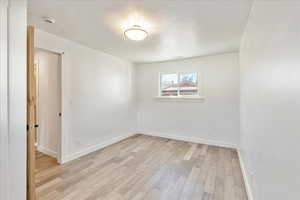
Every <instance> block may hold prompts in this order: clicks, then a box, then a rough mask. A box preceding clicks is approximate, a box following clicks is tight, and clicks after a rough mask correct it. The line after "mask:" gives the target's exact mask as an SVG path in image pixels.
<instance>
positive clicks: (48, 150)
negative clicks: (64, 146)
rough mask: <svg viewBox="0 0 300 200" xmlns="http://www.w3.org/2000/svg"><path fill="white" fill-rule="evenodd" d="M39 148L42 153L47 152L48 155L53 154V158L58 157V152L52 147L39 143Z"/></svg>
mask: <svg viewBox="0 0 300 200" xmlns="http://www.w3.org/2000/svg"><path fill="white" fill-rule="evenodd" d="M37 150H38V151H39V152H41V153H43V154H46V155H48V156H51V157H53V158H57V157H58V155H57V152H55V151H52V150H51V149H48V148H45V147H43V146H41V145H38V146H37Z"/></svg>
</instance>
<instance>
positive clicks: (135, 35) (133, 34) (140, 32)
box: [124, 25, 148, 41]
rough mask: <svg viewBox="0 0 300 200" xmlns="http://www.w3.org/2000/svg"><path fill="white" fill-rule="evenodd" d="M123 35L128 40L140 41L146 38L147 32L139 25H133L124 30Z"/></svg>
mask: <svg viewBox="0 0 300 200" xmlns="http://www.w3.org/2000/svg"><path fill="white" fill-rule="evenodd" d="M124 35H125V36H126V37H127V38H128V39H130V40H134V41H141V40H144V39H146V37H147V36H148V33H147V31H145V30H144V29H142V27H141V26H139V25H133V26H132V27H130V28H128V29H126V30H125V31H124Z"/></svg>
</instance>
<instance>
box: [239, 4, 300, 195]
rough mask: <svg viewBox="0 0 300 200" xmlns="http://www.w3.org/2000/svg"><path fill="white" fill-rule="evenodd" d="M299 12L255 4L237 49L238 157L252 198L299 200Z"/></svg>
mask: <svg viewBox="0 0 300 200" xmlns="http://www.w3.org/2000/svg"><path fill="white" fill-rule="evenodd" d="M299 11H300V3H299V1H289V0H277V1H262V0H256V1H255V2H254V5H253V9H252V12H251V15H250V17H249V22H248V26H247V28H246V32H245V35H244V38H243V42H242V45H241V52H240V63H241V154H242V157H243V159H244V162H245V166H246V171H247V173H248V177H249V181H250V185H251V187H252V191H253V194H254V198H255V199H256V200H271V199H272V200H282V199H286V200H298V199H299V198H300V179H299V173H300V159H299V155H300V145H299V144H300V117H299V113H300V101H299V98H300V57H299V52H300V37H299V36H300V26H299V19H300V12H299Z"/></svg>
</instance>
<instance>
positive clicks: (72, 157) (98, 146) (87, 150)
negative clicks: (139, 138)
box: [62, 133, 136, 163]
mask: <svg viewBox="0 0 300 200" xmlns="http://www.w3.org/2000/svg"><path fill="white" fill-rule="evenodd" d="M134 135H136V134H135V133H129V134H126V135H121V136H118V137H114V138H111V139H108V140H106V141H104V142H102V143H100V144H96V145H94V146H90V147H87V148H85V149H83V150H82V151H79V152H76V153H74V154H72V155H69V156H66V158H65V159H64V160H62V163H66V162H69V161H72V160H75V159H78V158H80V157H82V156H85V155H87V154H89V153H92V152H94V151H98V150H100V149H103V148H105V147H107V146H109V145H112V144H115V143H117V142H120V141H122V140H124V139H127V138H129V137H132V136H134Z"/></svg>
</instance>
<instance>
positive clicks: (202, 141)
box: [138, 130, 238, 149]
mask: <svg viewBox="0 0 300 200" xmlns="http://www.w3.org/2000/svg"><path fill="white" fill-rule="evenodd" d="M138 133H139V134H143V135H150V136H157V137H163V138H168V139H174V140H182V141H185V142H194V143H199V144H207V145H213V146H219V147H226V148H233V149H237V148H238V146H237V145H236V144H230V143H227V142H222V141H216V140H209V139H204V138H195V137H186V136H179V135H173V134H168V133H160V132H153V131H145V130H139V131H138Z"/></svg>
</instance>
